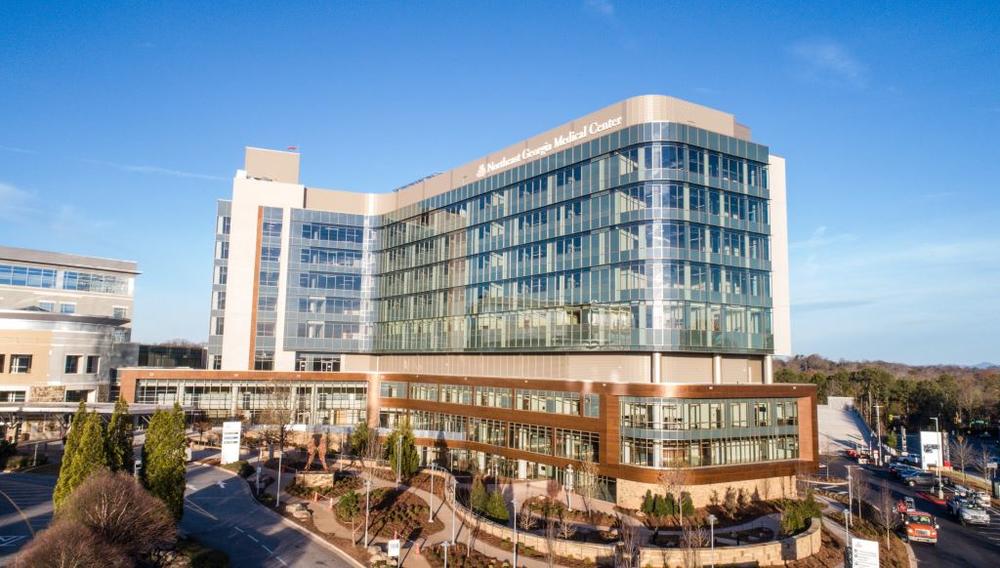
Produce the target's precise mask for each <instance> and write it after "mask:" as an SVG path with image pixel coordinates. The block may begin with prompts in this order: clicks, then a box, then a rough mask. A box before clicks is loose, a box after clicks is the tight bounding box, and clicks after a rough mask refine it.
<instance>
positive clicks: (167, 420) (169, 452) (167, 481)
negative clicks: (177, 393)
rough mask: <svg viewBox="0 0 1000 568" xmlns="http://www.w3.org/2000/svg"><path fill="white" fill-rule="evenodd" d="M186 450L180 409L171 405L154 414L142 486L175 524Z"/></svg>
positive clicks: (181, 504)
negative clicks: (156, 498) (157, 500)
mask: <svg viewBox="0 0 1000 568" xmlns="http://www.w3.org/2000/svg"><path fill="white" fill-rule="evenodd" d="M186 446H187V444H186V441H185V439H184V411H183V410H181V407H180V405H178V404H176V403H175V404H174V408H173V410H157V411H156V413H155V414H153V417H152V418H151V419H150V420H149V428H148V430H147V431H146V444H145V446H144V447H143V455H144V456H145V457H144V461H143V470H142V483H143V485H144V486H145V487H146V489H149V491H150V493H152V494H153V495H156V496H157V497H159V498H160V499H162V500H163V502H164V503H166V505H167V508H168V509H170V512H171V513H172V514H173V515H174V518H175V519H177V520H180V518H181V515H183V514H184V485H185V484H184V473H185V469H184V459H185V451H184V450H185V448H186Z"/></svg>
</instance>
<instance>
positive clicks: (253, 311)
mask: <svg viewBox="0 0 1000 568" xmlns="http://www.w3.org/2000/svg"><path fill="white" fill-rule="evenodd" d="M263 245H264V207H262V206H258V207H257V248H256V253H255V255H254V260H253V300H251V301H252V302H253V304H251V305H250V354H249V355H248V356H247V357H248V361H247V369H253V364H254V357H255V355H256V354H257V302H258V301H259V300H260V297H259V296H260V250H261V247H262V246H263Z"/></svg>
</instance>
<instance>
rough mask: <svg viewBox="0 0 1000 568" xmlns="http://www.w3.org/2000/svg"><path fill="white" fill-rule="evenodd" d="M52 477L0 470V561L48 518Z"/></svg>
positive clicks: (50, 512) (9, 555) (6, 559)
mask: <svg viewBox="0 0 1000 568" xmlns="http://www.w3.org/2000/svg"><path fill="white" fill-rule="evenodd" d="M55 486H56V478H55V477H53V476H49V475H35V474H31V473H2V474H0V565H5V564H7V563H9V562H10V561H11V560H13V557H14V554H16V553H17V551H18V550H20V549H21V547H23V546H24V545H25V544H26V543H27V542H28V541H29V540H30V539H31V537H32V536H33V535H34V533H36V532H38V531H40V530H42V529H44V528H45V527H47V526H49V523H50V522H51V521H52V489H53V488H54V487H55Z"/></svg>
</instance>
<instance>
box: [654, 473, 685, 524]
mask: <svg viewBox="0 0 1000 568" xmlns="http://www.w3.org/2000/svg"><path fill="white" fill-rule="evenodd" d="M657 480H658V481H659V483H660V487H661V488H663V494H664V495H665V496H666V495H669V496H671V497H673V498H674V503H676V505H677V507H676V510H677V518H678V519H679V520H680V521H679V522H680V524H683V522H684V507H683V503H682V501H683V498H682V495H681V493H682V491H683V488H684V480H685V478H684V472H683V471H682V470H680V469H675V468H672V469H664V470H662V471H660V474H659V475H658V476H657Z"/></svg>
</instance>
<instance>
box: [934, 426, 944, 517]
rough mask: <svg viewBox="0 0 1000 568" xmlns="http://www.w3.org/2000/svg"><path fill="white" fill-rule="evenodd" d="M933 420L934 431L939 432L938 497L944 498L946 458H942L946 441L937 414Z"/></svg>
mask: <svg viewBox="0 0 1000 568" xmlns="http://www.w3.org/2000/svg"><path fill="white" fill-rule="evenodd" d="M931 420H933V421H934V431H935V432H937V435H938V451H937V464H936V465H937V497H938V499H944V490H943V489H942V488H941V467H942V466H944V463H943V462H944V460H942V459H941V458H942V456H944V448H943V447H942V446H944V443H943V441H942V440H941V422H940V421H939V420H938V417H937V416H931Z"/></svg>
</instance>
